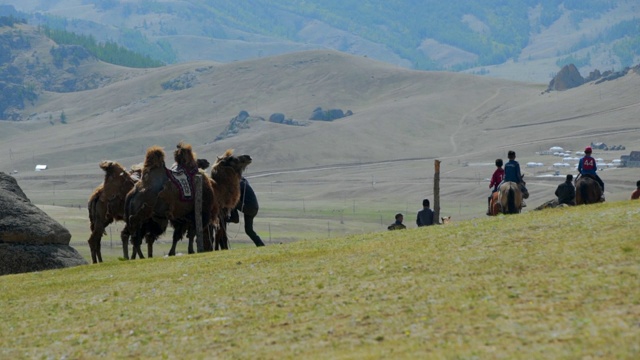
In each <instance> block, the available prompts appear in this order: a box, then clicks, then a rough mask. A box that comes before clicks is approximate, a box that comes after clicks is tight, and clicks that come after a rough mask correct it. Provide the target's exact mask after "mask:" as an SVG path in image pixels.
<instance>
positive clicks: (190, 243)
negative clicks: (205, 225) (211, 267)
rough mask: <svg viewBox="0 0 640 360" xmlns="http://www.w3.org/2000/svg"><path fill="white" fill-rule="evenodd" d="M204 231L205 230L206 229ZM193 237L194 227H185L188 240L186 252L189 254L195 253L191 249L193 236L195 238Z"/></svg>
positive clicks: (194, 235)
mask: <svg viewBox="0 0 640 360" xmlns="http://www.w3.org/2000/svg"><path fill="white" fill-rule="evenodd" d="M204 231H206V229H205V230H204ZM203 235H204V234H203ZM195 237H196V231H195V227H194V226H189V228H188V229H187V239H188V240H189V245H188V250H187V252H188V253H189V254H194V253H195V252H194V251H193V238H195Z"/></svg>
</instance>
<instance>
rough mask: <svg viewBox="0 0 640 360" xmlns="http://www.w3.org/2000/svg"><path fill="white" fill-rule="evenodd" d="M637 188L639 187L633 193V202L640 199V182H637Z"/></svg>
mask: <svg viewBox="0 0 640 360" xmlns="http://www.w3.org/2000/svg"><path fill="white" fill-rule="evenodd" d="M636 186H637V187H638V188H637V189H636V190H635V191H634V192H632V193H631V200H638V199H640V180H638V182H636Z"/></svg>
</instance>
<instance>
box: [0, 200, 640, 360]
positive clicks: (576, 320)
mask: <svg viewBox="0 0 640 360" xmlns="http://www.w3.org/2000/svg"><path fill="white" fill-rule="evenodd" d="M639 220H640V203H638V202H630V201H625V202H618V203H609V204H599V205H590V206H583V207H576V208H571V209H553V210H547V211H542V212H529V213H525V214H521V215H512V216H500V217H496V218H487V219H483V220H472V221H467V222H458V223H454V224H451V225H447V226H434V227H428V228H420V229H411V230H404V231H393V232H379V233H371V234H365V235H357V236H349V237H344V238H333V239H329V240H318V241H303V242H297V243H290V244H283V245H272V246H267V247H265V248H253V247H248V248H242V249H234V250H231V251H226V252H215V253H206V254H198V255H189V256H181V257H174V258H154V259H146V260H135V261H127V262H119V261H111V262H106V263H103V264H100V265H88V266H81V267H77V268H71V269H65V270H55V271H46V272H39V273H30V274H21V275H9V276H3V277H0V289H1V291H0V306H1V308H2V311H1V312H0V358H7V359H20V358H56V359H57V358H69V359H88V358H96V357H101V356H102V357H107V358H125V357H131V358H189V359H198V358H200V359H203V358H245V359H246V358H251V359H254V358H265V359H276V358H277V359H281V358H358V359H360V358H425V357H428V358H462V359H467V358H482V359H486V358H523V359H532V358H616V359H625V358H626V359H637V358H640V286H639V285H640V235H638V234H640V221H639Z"/></svg>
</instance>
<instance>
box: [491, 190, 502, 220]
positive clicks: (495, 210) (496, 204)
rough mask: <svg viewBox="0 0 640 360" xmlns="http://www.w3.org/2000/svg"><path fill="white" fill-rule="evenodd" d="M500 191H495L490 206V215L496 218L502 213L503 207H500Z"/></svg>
mask: <svg viewBox="0 0 640 360" xmlns="http://www.w3.org/2000/svg"><path fill="white" fill-rule="evenodd" d="M499 197H500V191H495V192H494V193H493V194H491V204H490V205H489V209H490V210H489V215H491V216H496V215H498V214H499V213H500V212H502V207H501V206H500V199H499Z"/></svg>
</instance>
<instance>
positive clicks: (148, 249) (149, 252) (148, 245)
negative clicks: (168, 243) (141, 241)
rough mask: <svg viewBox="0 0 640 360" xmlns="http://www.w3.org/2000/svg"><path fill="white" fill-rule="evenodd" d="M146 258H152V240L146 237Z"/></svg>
mask: <svg viewBox="0 0 640 360" xmlns="http://www.w3.org/2000/svg"><path fill="white" fill-rule="evenodd" d="M147 256H148V257H149V258H152V257H153V239H150V238H149V236H147Z"/></svg>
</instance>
